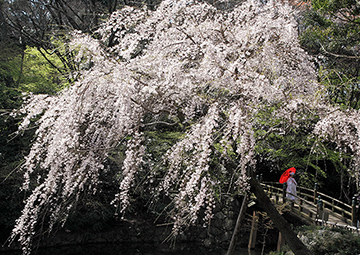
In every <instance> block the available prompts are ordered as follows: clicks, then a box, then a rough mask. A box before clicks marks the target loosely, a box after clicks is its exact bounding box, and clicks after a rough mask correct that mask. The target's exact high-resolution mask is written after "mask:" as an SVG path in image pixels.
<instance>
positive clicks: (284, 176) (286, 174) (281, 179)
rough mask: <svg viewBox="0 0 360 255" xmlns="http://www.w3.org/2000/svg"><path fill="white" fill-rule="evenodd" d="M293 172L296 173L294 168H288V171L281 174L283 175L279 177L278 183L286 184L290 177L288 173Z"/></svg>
mask: <svg viewBox="0 0 360 255" xmlns="http://www.w3.org/2000/svg"><path fill="white" fill-rule="evenodd" d="M295 172H296V169H295V167H291V168H289V169H288V170H286V171H285V172H283V174H282V175H281V176H280V180H279V182H280V183H284V182H286V181H287V180H288V179H289V177H290V173H295Z"/></svg>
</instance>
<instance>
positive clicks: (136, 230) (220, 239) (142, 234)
mask: <svg viewBox="0 0 360 255" xmlns="http://www.w3.org/2000/svg"><path fill="white" fill-rule="evenodd" d="M239 210H240V202H239V200H238V199H236V198H233V197H226V198H223V199H222V201H221V203H219V204H218V205H217V206H216V207H215V210H214V217H213V219H212V220H211V224H210V225H209V226H208V227H206V228H204V227H202V226H191V227H189V228H188V229H187V230H185V231H184V232H183V233H182V234H180V235H179V236H178V237H177V238H176V242H177V243H188V242H191V243H196V244H197V245H199V246H203V247H205V248H208V249H212V248H220V249H225V250H226V249H227V247H228V246H229V243H230V240H231V237H232V233H233V230H234V227H235V224H236V220H237V217H238V213H239ZM247 214H248V215H252V212H251V210H250V208H248V211H247ZM199 225H200V224H199ZM171 228H172V225H169V224H158V225H156V224H153V222H152V221H151V220H147V219H144V218H138V219H136V220H121V221H117V222H116V224H114V226H113V227H112V228H111V229H109V230H106V231H101V232H88V231H86V232H85V231H84V232H70V231H66V230H63V229H62V230H59V231H58V232H56V233H52V234H51V236H49V237H48V238H45V239H44V240H43V241H42V242H41V246H42V247H58V246H66V245H80V244H102V243H104V244H105V243H107V244H121V243H123V244H127V243H131V244H152V245H156V244H160V243H163V242H164V241H165V240H168V239H169V237H170V236H171ZM249 234H250V222H249V216H248V217H247V220H245V222H244V223H243V224H242V229H241V231H240V236H239V238H238V240H239V243H238V246H242V247H247V245H248V240H249ZM269 237H271V235H269ZM258 239H261V237H260V235H259V237H258ZM276 241H277V239H275V240H273V241H271V240H270V241H268V244H270V245H274V244H276ZM12 248H17V247H16V245H13V246H12ZM5 249H6V250H7V248H6V247H2V248H0V251H1V250H5Z"/></svg>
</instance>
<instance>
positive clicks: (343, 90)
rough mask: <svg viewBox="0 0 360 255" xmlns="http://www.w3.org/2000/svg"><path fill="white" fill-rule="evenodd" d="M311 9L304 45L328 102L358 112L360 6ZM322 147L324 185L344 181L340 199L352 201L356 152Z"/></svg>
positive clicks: (325, 4) (324, 4)
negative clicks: (323, 87)
mask: <svg viewBox="0 0 360 255" xmlns="http://www.w3.org/2000/svg"><path fill="white" fill-rule="evenodd" d="M311 7H312V8H311V9H310V10H309V11H308V12H307V13H306V15H305V17H304V19H303V21H302V24H301V31H302V32H301V36H300V39H301V43H302V45H303V46H304V47H305V48H306V50H307V51H308V52H310V54H312V55H313V56H314V57H315V59H316V65H317V69H318V72H319V75H318V77H319V81H320V82H321V83H322V84H323V85H324V86H325V88H326V90H327V94H326V95H327V98H328V100H329V102H331V103H332V104H334V105H337V106H340V107H342V108H353V109H359V98H360V95H359V81H360V80H359V74H360V73H359V71H360V55H359V54H360V52H359V45H360V37H359V35H360V17H359V14H360V5H359V3H358V2H356V1H326V0H325V1H323V0H319V1H318V0H315V1H311ZM319 147H322V148H323V149H322V150H320V151H323V152H324V153H323V154H322V153H321V154H322V155H326V156H325V158H324V160H323V162H324V163H323V164H322V165H323V168H327V169H328V173H327V176H328V177H329V178H327V179H326V181H324V183H323V184H324V185H323V186H324V187H326V184H328V185H329V187H333V185H334V182H333V180H332V178H336V179H341V185H337V186H339V187H340V188H341V189H340V190H339V191H337V196H339V198H340V199H343V198H346V200H347V201H348V202H349V201H350V199H351V197H352V194H353V193H354V192H356V190H357V189H358V188H359V186H358V185H359V176H358V175H357V173H356V172H353V171H350V172H349V171H348V169H349V168H351V165H352V164H353V163H354V162H353V161H352V159H351V157H352V153H353V150H351V149H350V150H347V151H346V150H342V151H341V152H339V151H337V149H336V147H337V145H336V144H334V143H325V144H321V145H320V146H319ZM336 151H337V152H336ZM321 154H320V155H321ZM320 158H321V157H320ZM342 158H345V159H344V160H343V159H342ZM334 195H335V194H334Z"/></svg>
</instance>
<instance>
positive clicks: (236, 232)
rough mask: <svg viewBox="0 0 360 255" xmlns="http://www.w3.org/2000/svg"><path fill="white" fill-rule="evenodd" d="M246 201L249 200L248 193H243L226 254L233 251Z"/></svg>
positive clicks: (230, 253)
mask: <svg viewBox="0 0 360 255" xmlns="http://www.w3.org/2000/svg"><path fill="white" fill-rule="evenodd" d="M248 201H249V195H248V194H247V193H245V196H244V198H243V202H242V205H241V208H240V212H239V215H238V218H237V220H236V225H235V229H234V232H233V235H232V237H231V241H230V245H229V248H228V251H227V253H226V255H232V254H233V253H234V251H235V248H236V243H237V239H238V235H239V232H240V227H241V223H242V221H243V220H244V218H245V213H246V208H247V204H248Z"/></svg>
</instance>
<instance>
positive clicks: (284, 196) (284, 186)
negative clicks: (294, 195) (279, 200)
mask: <svg viewBox="0 0 360 255" xmlns="http://www.w3.org/2000/svg"><path fill="white" fill-rule="evenodd" d="M286 186H287V184H286V182H284V184H283V203H285V202H286Z"/></svg>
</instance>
